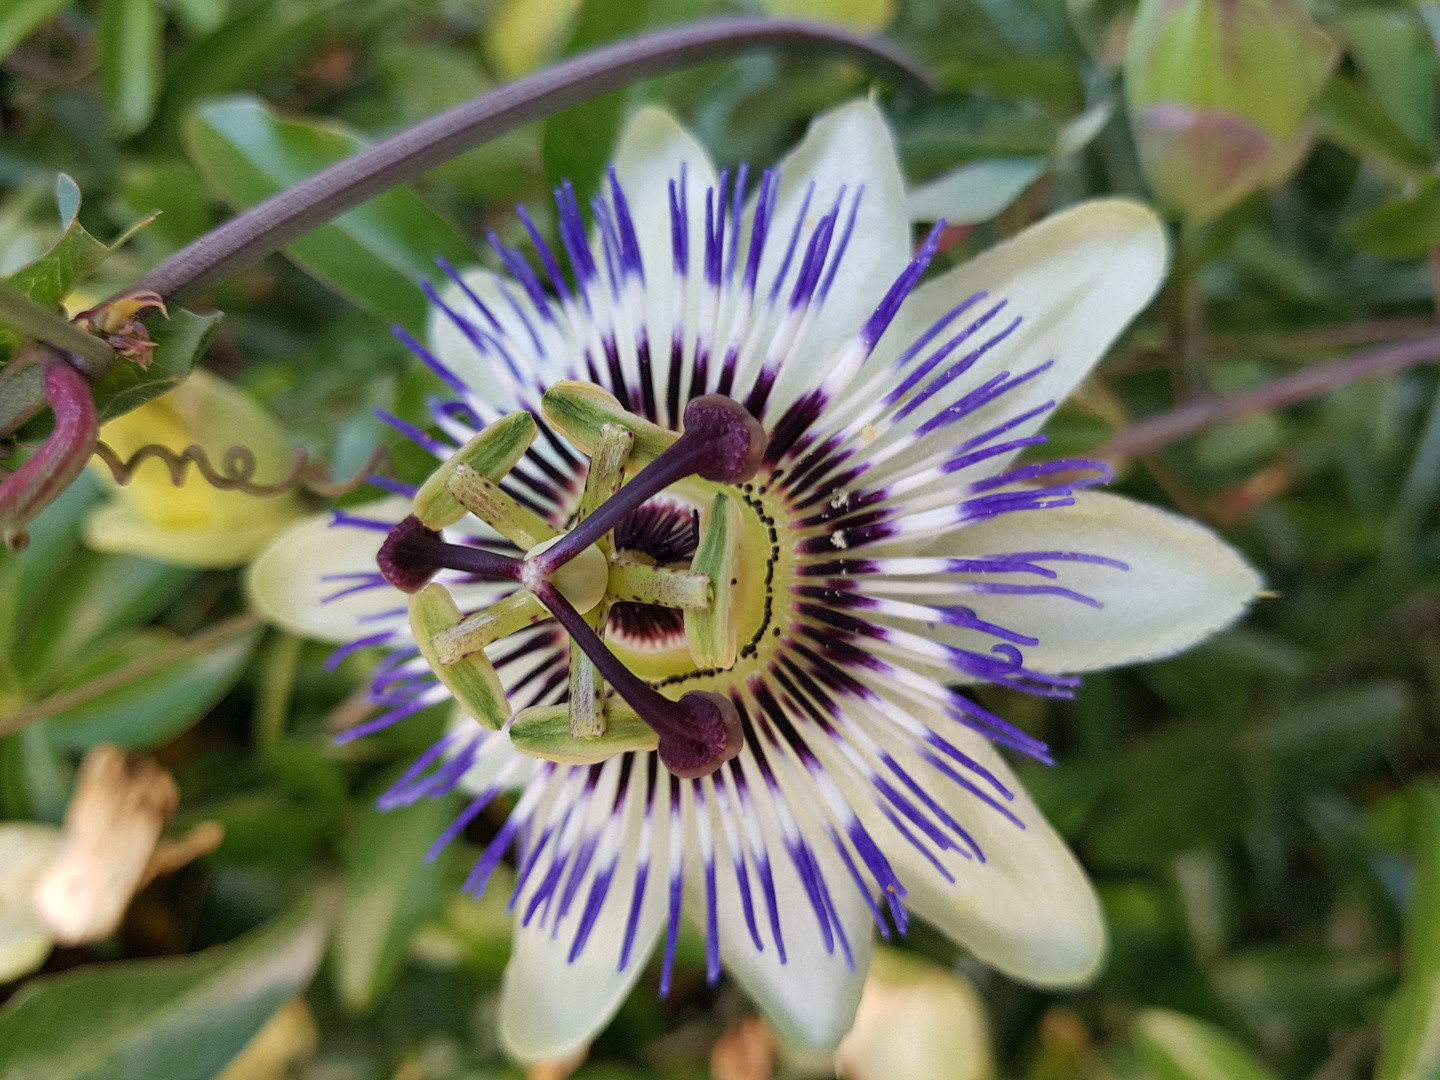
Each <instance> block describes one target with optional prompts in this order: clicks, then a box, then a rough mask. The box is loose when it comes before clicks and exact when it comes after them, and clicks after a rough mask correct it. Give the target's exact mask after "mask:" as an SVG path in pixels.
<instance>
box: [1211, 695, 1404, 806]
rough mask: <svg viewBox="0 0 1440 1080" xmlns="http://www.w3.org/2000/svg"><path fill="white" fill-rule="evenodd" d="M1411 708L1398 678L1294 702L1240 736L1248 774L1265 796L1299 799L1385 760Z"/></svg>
mask: <svg viewBox="0 0 1440 1080" xmlns="http://www.w3.org/2000/svg"><path fill="white" fill-rule="evenodd" d="M1413 708H1414V706H1413V703H1412V701H1411V697H1410V692H1409V689H1408V687H1406V686H1405V684H1404V683H1400V682H1381V683H1373V684H1371V685H1369V686H1364V685H1361V686H1351V687H1347V688H1345V689H1344V690H1337V691H1335V692H1334V693H1331V694H1326V695H1324V696H1322V697H1318V698H1314V699H1312V700H1310V701H1306V702H1304V703H1303V704H1297V705H1295V706H1294V707H1292V708H1289V709H1286V710H1285V711H1284V712H1282V713H1280V714H1278V715H1276V716H1274V717H1273V718H1271V719H1268V720H1264V721H1261V722H1260V723H1257V724H1255V725H1253V726H1252V727H1250V728H1248V729H1247V730H1245V731H1244V732H1243V733H1242V734H1241V736H1240V739H1239V745H1240V748H1241V751H1242V753H1243V754H1244V755H1245V757H1246V759H1247V762H1248V765H1249V774H1248V775H1249V776H1250V778H1251V780H1252V782H1253V783H1254V784H1256V786H1257V787H1259V788H1261V789H1262V790H1263V791H1264V792H1265V793H1266V794H1269V795H1273V796H1275V797H1278V798H1281V799H1287V800H1294V799H1299V798H1302V797H1304V796H1305V795H1308V794H1309V793H1311V792H1313V791H1317V790H1320V789H1321V788H1323V787H1324V786H1325V785H1327V784H1333V783H1335V782H1337V781H1341V780H1345V779H1347V778H1348V777H1350V776H1352V775H1354V774H1355V773H1357V772H1359V771H1360V770H1362V769H1364V768H1365V767H1367V766H1369V765H1372V764H1378V763H1380V762H1382V761H1384V760H1385V758H1386V756H1387V755H1389V754H1390V753H1392V752H1393V751H1394V750H1395V749H1396V748H1397V744H1398V743H1399V741H1400V739H1401V737H1402V736H1403V734H1404V731H1405V728H1406V724H1407V721H1408V720H1409V719H1410V715H1411V713H1412V711H1413Z"/></svg>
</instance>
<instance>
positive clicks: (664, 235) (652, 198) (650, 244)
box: [614, 105, 720, 399]
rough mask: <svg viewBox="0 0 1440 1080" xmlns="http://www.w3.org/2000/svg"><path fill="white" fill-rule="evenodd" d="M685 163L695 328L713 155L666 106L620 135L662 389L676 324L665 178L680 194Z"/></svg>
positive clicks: (639, 116) (639, 115)
mask: <svg viewBox="0 0 1440 1080" xmlns="http://www.w3.org/2000/svg"><path fill="white" fill-rule="evenodd" d="M682 164H683V165H684V166H685V202H686V207H687V209H688V211H689V214H688V225H689V228H688V235H689V240H690V285H689V288H688V290H687V296H686V308H687V311H688V312H689V322H690V323H691V324H692V325H693V323H694V318H695V310H696V308H697V307H698V306H699V302H700V281H701V279H702V275H701V272H700V271H701V266H702V259H703V257H704V252H705V192H706V191H707V190H708V189H710V188H713V187H716V186H717V185H718V184H719V182H720V181H719V177H718V176H717V175H716V172H715V165H714V163H713V162H712V161H711V160H710V154H709V152H708V151H706V149H705V148H704V147H703V146H701V145H700V143H699V142H697V141H696V139H695V137H694V136H693V135H691V134H690V133H689V132H688V131H686V130H685V129H684V128H683V127H681V126H680V123H679V121H677V120H676V119H675V117H674V116H672V115H671V114H670V113H669V112H667V111H666V110H664V109H661V108H657V107H656V106H654V105H647V106H645V107H644V108H642V109H640V110H638V111H637V112H636V113H635V115H634V116H632V117H631V118H630V120H629V122H628V123H627V124H626V125H625V130H624V131H622V132H621V133H620V141H619V142H618V143H617V144H616V146H615V156H614V166H615V177H616V179H617V180H619V181H620V186H621V187H622V188H624V189H625V200H626V202H627V203H628V204H629V207H630V214H631V217H632V219H633V220H634V222H635V236H636V238H637V239H638V240H639V242H640V259H641V262H642V263H643V264H644V267H645V306H646V314H647V325H648V327H649V331H650V357H651V363H652V364H654V365H655V371H656V374H657V383H658V386H659V387H662V388H663V387H664V386H665V385H667V374H668V371H669V360H668V357H669V354H670V336H671V332H672V331H673V329H674V326H675V307H674V305H675V294H674V290H675V288H676V282H675V274H674V272H673V267H674V256H673V247H672V244H673V241H672V239H671V231H670V182H671V181H672V180H673V181H674V182H675V185H676V192H677V194H679V185H680V166H681V165H682ZM660 396H661V397H662V399H663V396H664V395H663V390H662V391H661V394H660Z"/></svg>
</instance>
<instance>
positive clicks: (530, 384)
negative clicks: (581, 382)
mask: <svg viewBox="0 0 1440 1080" xmlns="http://www.w3.org/2000/svg"><path fill="white" fill-rule="evenodd" d="M460 279H461V280H462V281H463V282H464V283H465V286H466V288H468V289H469V290H470V292H471V293H473V294H474V296H475V298H476V299H478V300H479V301H480V303H482V304H484V305H485V311H481V310H480V309H479V308H478V307H476V305H475V302H474V300H471V299H470V297H469V296H467V295H466V294H465V290H464V289H462V288H461V287H460V286H459V285H457V284H455V283H454V282H451V283H449V284H448V285H446V286H445V287H444V288H443V289H441V290H439V292H440V299H441V301H442V302H443V303H444V304H445V306H446V307H448V308H449V309H450V310H451V311H453V312H455V313H456V314H457V315H459V316H460V317H461V318H462V319H464V320H466V321H467V322H468V323H469V324H470V326H471V327H472V328H473V330H474V331H475V332H477V333H478V334H479V336H480V339H481V340H482V341H484V342H486V345H485V348H486V350H487V351H486V352H483V353H482V352H481V351H480V349H479V348H477V347H476V345H475V343H474V342H473V341H472V340H471V339H470V337H469V336H468V335H467V333H466V332H465V330H462V329H461V328H460V327H459V326H458V325H456V323H455V321H454V320H453V319H451V318H450V316H449V315H447V314H446V313H445V312H444V311H443V310H442V309H440V308H438V307H434V306H432V307H431V308H430V321H429V324H428V326H427V328H426V340H427V341H428V342H429V345H430V351H431V352H432V353H434V354H435V358H436V359H437V360H439V361H440V362H441V363H442V364H444V365H445V366H446V367H448V368H449V369H450V370H451V371H452V372H454V373H455V374H456V375H458V376H459V377H460V379H461V380H462V381H463V382H464V383H465V385H466V386H467V387H469V389H470V392H471V393H472V394H474V395H475V396H476V397H478V398H480V399H481V400H482V401H485V402H488V403H489V404H490V405H491V406H493V407H494V408H495V410H496V411H497V412H501V413H507V412H514V411H515V410H516V409H518V408H520V407H521V404H520V401H521V397H522V396H524V397H525V400H526V401H527V402H532V403H533V402H538V401H539V400H540V394H541V392H542V390H543V388H544V387H545V386H548V385H550V384H551V383H553V382H555V381H557V380H559V379H567V378H570V377H571V375H572V374H573V373H572V372H570V371H569V370H567V368H566V367H565V365H564V363H563V358H562V356H561V351H562V350H561V349H560V348H558V347H557V348H554V349H552V350H550V351H548V352H545V353H541V352H537V351H536V349H535V347H534V342H533V339H532V338H531V336H530V329H531V327H533V328H534V329H535V330H536V332H537V333H544V332H545V330H546V326H545V323H544V321H543V320H542V319H541V318H540V316H539V314H538V313H537V312H536V311H535V308H534V306H533V305H532V304H531V303H530V300H529V298H528V297H527V296H526V295H525V290H524V289H522V288H521V287H520V286H519V285H517V284H516V283H514V282H513V281H509V280H508V279H502V278H501V277H500V275H498V274H496V273H495V272H494V271H493V270H487V269H485V268H484V267H479V266H476V267H471V268H470V269H468V270H464V271H462V272H461V273H460ZM502 280H504V281H505V282H506V284H505V288H504V289H503V290H502V288H501V282H502ZM512 299H513V300H514V301H515V303H516V304H519V305H520V307H521V310H523V311H524V312H525V315H526V319H528V320H530V322H529V325H528V326H527V324H526V319H522V318H520V316H519V315H518V314H517V313H516V311H515V307H514V305H512V303H511V300H512ZM486 312H488V313H489V315H487V314H486ZM489 316H494V318H495V322H498V323H499V324H500V326H501V328H502V329H503V330H504V334H505V348H506V350H507V351H508V352H509V353H510V361H511V362H513V363H514V364H515V366H516V367H517V368H518V369H519V370H520V372H521V374H522V376H524V380H525V381H524V383H523V385H521V384H518V383H517V380H516V379H515V377H514V375H513V374H512V373H511V371H510V368H509V365H508V364H507V363H506V361H505V359H504V358H503V357H502V356H501V355H500V353H499V351H498V349H497V348H496V347H495V345H494V344H493V341H494V339H495V337H496V336H497V335H496V333H495V328H494V325H493V324H492V323H491V322H490V318H489ZM557 336H558V335H557ZM564 351H566V352H569V353H571V354H572V355H573V354H576V353H577V352H578V349H577V348H575V347H569V348H566V349H565V350H564Z"/></svg>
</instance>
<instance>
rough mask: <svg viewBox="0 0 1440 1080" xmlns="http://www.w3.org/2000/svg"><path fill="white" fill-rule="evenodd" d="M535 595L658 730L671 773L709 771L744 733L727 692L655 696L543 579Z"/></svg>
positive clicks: (690, 775)
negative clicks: (678, 697)
mask: <svg viewBox="0 0 1440 1080" xmlns="http://www.w3.org/2000/svg"><path fill="white" fill-rule="evenodd" d="M535 598H536V599H537V600H539V601H540V602H541V603H542V604H544V605H545V606H546V607H547V608H549V609H550V613H551V614H552V615H554V616H555V618H556V620H557V621H558V622H559V623H560V625H561V626H563V627H565V630H566V632H567V633H569V635H570V639H571V640H572V641H573V642H574V643H575V644H576V645H578V646H579V647H580V648H581V650H582V651H583V652H584V653H585V655H586V656H588V657H589V658H590V662H591V663H593V664H594V665H595V667H596V668H597V669H598V670H599V672H600V674H601V675H603V676H604V677H605V678H606V679H607V680H609V682H610V685H611V686H613V687H614V688H615V692H616V693H618V694H619V695H620V696H621V697H622V698H624V699H625V701H626V702H627V703H628V704H629V705H630V707H631V708H632V709H634V710H635V712H636V713H638V714H639V716H640V719H641V720H643V721H645V723H646V724H648V725H649V726H650V728H651V729H652V730H653V731H654V732H655V733H656V734H657V735H659V736H660V748H659V749H660V760H661V761H662V762H664V763H665V767H666V768H667V769H669V770H670V771H671V772H672V773H674V774H675V775H676V776H678V777H680V778H682V779H687V780H694V779H699V778H700V777H702V776H709V775H710V774H711V773H712V772H714V771H715V770H716V769H718V768H720V766H721V765H724V764H725V762H727V761H729V760H730V759H731V758H733V757H734V756H735V755H736V754H738V753H739V752H740V747H741V746H742V745H743V743H744V737H743V735H742V734H741V730H740V714H739V712H738V711H737V710H736V708H735V706H734V705H733V704H731V702H730V701H729V699H728V698H725V697H722V696H721V695H719V694H710V693H706V692H705V691H702V690H692V691H690V693H688V694H686V695H685V696H684V697H682V698H681V699H680V700H679V701H671V700H670V699H669V698H667V697H663V696H661V695H660V694H659V693H658V692H657V691H656V690H655V689H654V688H652V687H651V686H649V685H647V684H646V683H645V682H644V681H643V680H642V679H640V678H639V677H638V676H637V675H636V674H635V673H634V672H633V671H631V670H630V669H629V668H628V667H626V666H625V665H624V664H623V663H622V662H621V661H620V659H619V658H618V657H617V656H616V655H615V654H614V653H612V652H611V651H610V650H609V649H608V648H606V647H605V643H604V642H603V641H601V640H600V635H599V634H597V633H595V631H594V630H593V629H591V627H590V624H589V623H588V622H586V621H585V617H584V616H583V615H581V614H580V613H579V612H578V611H576V610H575V608H574V606H573V605H571V603H570V601H568V600H566V599H565V597H564V596H562V595H561V594H560V590H559V589H557V588H555V586H554V585H551V584H550V583H549V582H548V581H547V582H546V583H545V584H543V585H541V586H540V587H539V589H538V590H537V591H536V592H535Z"/></svg>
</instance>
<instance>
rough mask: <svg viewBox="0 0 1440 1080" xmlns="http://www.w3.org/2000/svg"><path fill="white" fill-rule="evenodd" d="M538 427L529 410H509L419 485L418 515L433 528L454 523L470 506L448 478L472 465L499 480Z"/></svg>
mask: <svg viewBox="0 0 1440 1080" xmlns="http://www.w3.org/2000/svg"><path fill="white" fill-rule="evenodd" d="M536 430H537V429H536V427H535V418H534V417H533V416H531V415H530V414H529V413H527V412H514V413H509V414H508V415H506V416H502V417H501V418H500V419H499V420H496V421H495V423H493V424H489V425H487V426H486V427H485V428H483V429H482V430H481V431H479V432H478V433H477V434H476V435H475V436H474V437H473V438H471V440H470V441H469V442H467V443H466V444H465V445H464V446H462V447H461V448H460V449H459V450H457V451H455V453H453V454H451V455H450V457H449V458H447V459H446V460H445V462H444V463H443V464H442V465H441V466H440V467H439V468H438V469H436V470H435V471H434V472H433V473H431V474H430V476H429V477H428V478H427V479H426V480H425V483H423V484H421V485H420V490H419V491H417V492H416V493H415V516H416V517H417V518H419V519H420V520H421V521H422V522H424V524H425V526H426V527H427V528H430V529H443V528H444V527H445V526H446V525H454V524H455V522H457V521H459V520H460V519H461V518H462V517H464V516H465V511H466V510H467V509H469V507H467V506H465V505H464V502H463V500H461V499H458V498H457V497H456V496H455V494H454V493H453V492H452V491H450V484H449V481H450V478H451V477H452V476H453V475H454V474H455V472H456V470H458V469H460V468H462V467H465V468H470V469H472V470H474V471H475V472H477V473H479V474H480V475H481V476H483V477H485V478H486V479H487V480H490V481H498V480H499V479H500V478H501V477H502V476H504V475H505V474H506V473H508V472H509V471H510V470H511V469H513V468H514V467H515V463H516V462H517V461H519V460H520V459H521V458H522V457H524V455H525V451H526V450H528V449H529V448H530V444H531V443H532V442H534V441H535V433H536ZM540 539H542V540H543V539H544V537H541V538H540ZM531 543H532V544H533V543H535V541H531ZM522 546H528V545H522Z"/></svg>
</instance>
